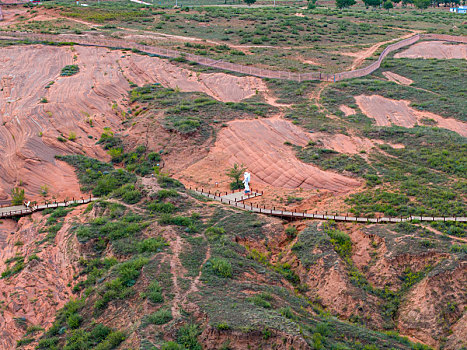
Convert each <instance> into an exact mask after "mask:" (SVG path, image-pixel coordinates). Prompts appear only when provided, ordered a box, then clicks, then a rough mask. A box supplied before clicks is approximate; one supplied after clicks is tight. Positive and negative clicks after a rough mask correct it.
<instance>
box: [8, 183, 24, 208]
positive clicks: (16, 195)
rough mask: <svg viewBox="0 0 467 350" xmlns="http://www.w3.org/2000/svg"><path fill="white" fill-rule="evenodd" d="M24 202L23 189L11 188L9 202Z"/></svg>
mask: <svg viewBox="0 0 467 350" xmlns="http://www.w3.org/2000/svg"><path fill="white" fill-rule="evenodd" d="M23 203H24V189H22V188H18V187H15V188H13V189H12V190H11V204H12V205H21V204H23Z"/></svg>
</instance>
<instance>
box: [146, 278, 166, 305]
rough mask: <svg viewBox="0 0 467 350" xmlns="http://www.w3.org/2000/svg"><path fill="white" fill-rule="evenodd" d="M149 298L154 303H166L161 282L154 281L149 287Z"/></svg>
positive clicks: (147, 294)
mask: <svg viewBox="0 0 467 350" xmlns="http://www.w3.org/2000/svg"><path fill="white" fill-rule="evenodd" d="M145 295H146V296H147V298H148V299H149V300H150V301H151V302H153V303H155V304H156V303H162V302H163V301H164V297H163V296H162V288H161V286H160V285H159V282H157V281H153V282H152V283H151V284H150V285H149V287H148V291H147V293H146V294H145Z"/></svg>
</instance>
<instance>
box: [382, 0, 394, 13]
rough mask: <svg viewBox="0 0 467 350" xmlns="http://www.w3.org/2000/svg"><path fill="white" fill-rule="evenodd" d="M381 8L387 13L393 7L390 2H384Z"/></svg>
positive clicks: (388, 0) (387, 0) (389, 0)
mask: <svg viewBox="0 0 467 350" xmlns="http://www.w3.org/2000/svg"><path fill="white" fill-rule="evenodd" d="M383 7H384V8H385V9H386V10H388V12H389V10H390V9H392V8H393V7H394V5H393V4H392V2H391V0H386V1H385V2H384V4H383Z"/></svg>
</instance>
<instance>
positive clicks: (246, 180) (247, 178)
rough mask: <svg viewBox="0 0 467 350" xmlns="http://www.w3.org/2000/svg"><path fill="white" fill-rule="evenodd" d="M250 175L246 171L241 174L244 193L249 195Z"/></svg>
mask: <svg viewBox="0 0 467 350" xmlns="http://www.w3.org/2000/svg"><path fill="white" fill-rule="evenodd" d="M250 176H251V175H250V173H249V172H248V171H245V173H244V174H243V184H244V185H245V193H250V185H249V182H250Z"/></svg>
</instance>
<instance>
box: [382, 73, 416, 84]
mask: <svg viewBox="0 0 467 350" xmlns="http://www.w3.org/2000/svg"><path fill="white" fill-rule="evenodd" d="M383 75H384V76H385V77H386V78H388V80H390V81H393V82H395V83H397V84H401V85H410V84H412V83H413V80H412V79H409V78H406V77H404V76H402V75H399V74H396V73H393V72H383Z"/></svg>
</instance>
